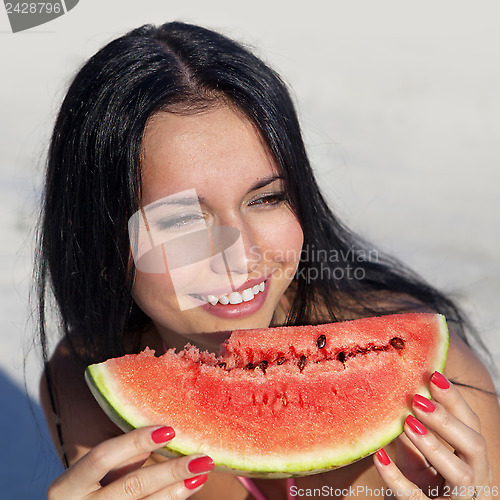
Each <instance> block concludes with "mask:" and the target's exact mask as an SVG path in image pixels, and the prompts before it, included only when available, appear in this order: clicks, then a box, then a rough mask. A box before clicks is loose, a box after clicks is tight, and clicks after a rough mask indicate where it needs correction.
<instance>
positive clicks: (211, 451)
mask: <svg viewBox="0 0 500 500" xmlns="http://www.w3.org/2000/svg"><path fill="white" fill-rule="evenodd" d="M447 350H448V329H447V325H446V321H445V318H444V317H443V316H441V315H437V314H399V315H391V316H382V317H377V318H365V319H359V320H354V321H346V322H342V323H331V324H325V325H318V326H297V327H276V328H268V329H257V330H239V331H234V332H232V334H231V337H230V338H229V339H228V340H227V341H226V342H225V343H224V345H223V349H222V352H221V354H220V356H219V357H216V356H215V355H214V354H210V353H208V352H200V351H199V350H198V349H197V348H196V347H194V346H190V345H187V346H186V348H185V349H184V350H183V351H181V352H179V353H176V352H175V350H174V349H171V350H169V351H167V352H166V353H165V354H163V355H162V356H160V357H156V356H155V352H154V351H153V350H150V349H146V350H145V351H143V352H142V353H140V354H137V355H126V356H123V357H121V358H115V359H110V360H108V361H106V362H104V363H99V364H95V365H91V366H89V367H88V368H87V371H86V373H85V378H86V380H87V383H88V385H89V387H90V389H91V391H92V393H93V394H94V396H95V398H96V399H97V401H98V402H99V404H100V405H101V406H102V408H103V409H104V410H105V412H106V413H107V415H108V416H109V417H110V418H111V420H112V421H113V422H115V423H116V424H117V425H118V426H119V427H120V428H121V429H123V430H125V431H127V430H130V429H133V428H137V427H142V426H146V425H169V426H172V427H173V428H174V429H175V432H176V436H175V438H174V439H173V440H172V441H171V442H169V443H168V445H167V446H166V447H165V448H162V449H161V450H159V451H158V452H159V453H162V454H165V455H167V456H173V455H187V454H193V453H206V454H208V455H210V456H211V457H212V459H213V460H214V462H215V464H216V467H217V468H219V469H223V470H230V471H232V472H235V473H237V474H240V475H248V476H265V477H286V476H290V475H294V476H299V475H307V474H313V473H317V472H322V471H325V470H329V469H334V468H337V467H341V466H343V465H347V464H349V463H352V462H354V461H356V460H359V459H360V458H363V457H365V456H367V455H369V454H371V453H373V452H375V451H376V450H378V449H379V448H381V447H382V446H384V445H386V444H387V443H389V442H390V441H392V440H393V439H395V438H396V437H397V436H398V435H399V434H400V433H401V432H402V430H403V423H404V420H405V418H406V416H407V415H408V414H409V413H410V405H411V401H412V398H413V396H414V394H416V393H419V394H422V395H424V396H427V397H429V396H430V394H429V391H428V388H427V386H428V380H429V377H430V375H431V374H432V373H433V372H434V371H435V370H439V371H442V369H443V367H444V364H445V360H446V355H447Z"/></svg>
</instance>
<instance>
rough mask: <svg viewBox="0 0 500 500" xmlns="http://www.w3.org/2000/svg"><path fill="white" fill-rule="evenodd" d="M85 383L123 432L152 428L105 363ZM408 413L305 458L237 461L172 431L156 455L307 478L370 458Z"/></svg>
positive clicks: (436, 366)
mask: <svg viewBox="0 0 500 500" xmlns="http://www.w3.org/2000/svg"><path fill="white" fill-rule="evenodd" d="M438 317H439V320H440V321H439V333H440V337H441V339H440V340H441V342H440V343H439V345H440V347H441V349H440V351H439V352H435V353H433V354H434V356H433V357H434V360H435V361H434V363H433V364H432V365H431V366H430V369H431V370H437V371H440V372H442V371H443V369H444V365H445V362H446V356H447V352H448V347H449V334H448V326H447V324H446V320H445V318H444V316H441V315H438ZM85 380H86V381H87V384H88V386H89V388H90V390H91V392H92V394H93V395H94V397H95V399H96V400H97V401H98V403H99V405H100V406H101V408H102V409H103V410H104V411H105V413H106V414H107V415H108V417H109V418H110V419H111V420H112V422H113V423H115V424H116V425H117V426H118V427H119V428H120V429H122V430H123V431H124V432H128V431H130V430H133V429H136V428H138V427H143V426H147V425H154V424H155V423H151V422H147V421H144V419H143V418H141V416H140V415H138V414H134V408H131V407H129V406H128V405H124V404H123V403H122V401H120V399H119V397H118V396H117V394H118V391H114V390H113V384H112V376H111V375H110V373H109V370H108V369H107V368H106V366H105V363H99V364H95V365H91V366H89V367H88V368H87V370H86V371H85ZM417 392H418V393H419V394H421V395H423V396H425V397H428V398H429V397H430V396H431V395H430V392H429V389H428V387H427V385H423V386H422V387H420V388H419V389H418V390H417ZM410 413H411V412H410V410H409V408H405V409H404V410H403V411H402V412H401V416H400V419H397V420H394V421H393V422H391V423H389V424H388V425H387V426H386V427H383V428H379V429H378V430H377V431H376V435H373V436H370V435H369V433H365V434H366V435H365V436H364V438H363V439H362V440H359V441H358V442H359V443H360V444H359V446H356V447H354V446H350V447H348V448H347V449H345V450H342V451H339V450H338V449H333V450H332V449H330V450H329V449H328V448H326V449H325V448H324V447H322V446H321V445H320V446H318V448H317V449H315V450H312V451H310V452H309V453H307V454H305V453H303V452H301V453H297V454H296V457H293V456H290V455H288V456H286V457H283V456H278V457H271V456H267V455H266V456H263V457H241V456H234V455H232V454H231V452H230V451H226V450H214V449H207V450H204V449H203V446H200V444H199V443H197V442H195V441H192V440H191V439H190V438H189V437H188V436H183V435H182V432H179V430H176V437H175V438H174V439H173V440H172V441H171V442H170V443H168V445H167V446H165V447H163V448H160V449H159V450H157V451H156V452H157V453H159V454H161V455H164V456H166V457H175V456H182V455H190V454H195V453H208V454H210V456H211V457H212V459H213V460H214V462H215V464H216V469H218V470H223V471H227V472H231V473H234V474H239V475H243V474H244V475H246V476H251V477H267V478H282V477H290V476H302V475H310V474H315V473H320V472H325V471H328V470H332V469H336V468H340V467H343V466H345V465H348V464H351V463H353V462H355V461H357V460H360V459H362V458H365V457H367V456H369V455H371V454H373V453H374V452H376V451H377V450H379V449H380V448H382V447H384V446H385V445H387V444H388V443H390V442H391V441H393V440H394V439H396V438H397V437H398V436H399V435H400V434H401V433H402V432H403V426H404V421H405V419H406V417H407V416H408V415H409V414H410ZM158 424H162V422H158ZM189 441H191V443H189ZM307 455H311V457H310V458H307Z"/></svg>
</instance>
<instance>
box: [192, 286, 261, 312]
mask: <svg viewBox="0 0 500 500" xmlns="http://www.w3.org/2000/svg"><path fill="white" fill-rule="evenodd" d="M269 284H270V281H269V279H268V278H266V279H262V278H257V279H253V280H249V281H247V282H246V283H244V284H243V285H242V286H241V287H239V289H237V290H235V291H233V292H230V293H227V294H223V295H220V296H215V295H211V294H207V295H206V296H203V295H197V296H196V298H197V299H199V300H203V301H204V303H203V304H202V305H201V307H202V308H203V309H205V310H206V311H207V312H209V313H211V314H214V315H215V316H219V317H222V318H238V317H241V316H247V315H249V314H253V313H254V312H256V311H257V310H259V309H260V308H261V307H262V305H263V304H264V302H265V300H266V296H267V292H268V288H269Z"/></svg>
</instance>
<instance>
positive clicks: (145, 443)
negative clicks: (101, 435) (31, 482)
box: [50, 426, 174, 498]
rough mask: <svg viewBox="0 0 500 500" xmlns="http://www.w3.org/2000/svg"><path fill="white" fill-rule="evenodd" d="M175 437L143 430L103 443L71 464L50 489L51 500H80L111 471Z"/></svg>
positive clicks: (168, 429) (160, 430) (164, 429)
mask: <svg viewBox="0 0 500 500" xmlns="http://www.w3.org/2000/svg"><path fill="white" fill-rule="evenodd" d="M173 437H174V431H173V429H172V428H171V427H158V426H157V427H143V428H141V429H136V430H134V431H132V432H129V433H128V434H123V435H121V436H118V437H116V438H112V439H109V440H107V441H103V442H102V443H100V444H98V445H97V446H96V447H95V448H92V450H90V451H89V452H88V453H87V454H86V455H85V456H83V457H82V458H81V459H80V460H78V462H76V463H74V464H73V465H72V466H71V467H70V468H69V469H67V470H66V471H65V473H64V474H62V475H61V476H59V478H58V479H57V480H56V481H55V482H54V483H53V484H52V485H51V488H50V491H51V494H54V497H53V498H66V497H68V498H83V497H84V496H86V495H88V494H90V493H92V492H93V491H95V490H96V489H98V488H99V487H100V484H99V481H100V480H101V479H102V478H103V477H104V476H105V475H106V474H107V473H108V472H109V471H110V470H112V469H115V468H117V467H119V466H120V465H122V464H124V463H127V462H130V461H132V460H133V459H134V457H140V456H144V453H147V452H151V451H154V450H156V449H158V448H159V447H161V445H162V444H164V443H166V442H168V441H170V440H171V439H172V438H173Z"/></svg>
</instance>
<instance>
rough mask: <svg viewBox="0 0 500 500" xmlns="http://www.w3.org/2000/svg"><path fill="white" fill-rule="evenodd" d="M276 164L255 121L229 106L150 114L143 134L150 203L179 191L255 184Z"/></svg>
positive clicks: (145, 184) (273, 171) (274, 170)
mask: <svg viewBox="0 0 500 500" xmlns="http://www.w3.org/2000/svg"><path fill="white" fill-rule="evenodd" d="M277 173H278V168H277V166H276V163H275V161H274V159H273V157H272V155H271V153H270V152H269V149H268V148H267V146H266V144H265V142H264V141H263V139H262V137H261V136H260V134H259V132H258V130H257V129H256V127H255V126H254V125H253V123H252V122H251V121H250V120H248V119H247V118H246V117H245V116H244V115H243V114H242V113H241V112H239V111H237V110H235V109H234V108H231V107H229V106H218V107H216V108H213V109H210V110H207V111H204V112H202V113H197V114H189V115H182V114H176V113H168V112H162V113H158V114H156V115H154V116H153V117H152V118H151V119H150V121H149V122H148V125H147V127H146V129H145V132H144V138H143V164H142V178H143V192H144V194H145V195H147V197H148V199H149V200H148V201H153V200H154V199H155V196H156V198H160V197H162V196H165V195H168V194H172V193H174V192H177V191H183V190H186V189H192V188H196V189H197V191H202V190H205V189H203V188H204V187H205V188H206V189H213V188H216V186H217V183H220V182H222V181H223V182H224V183H225V184H227V183H232V184H234V185H236V184H238V185H240V184H241V185H243V184H244V183H252V184H253V183H255V181H257V180H259V179H260V178H263V177H266V176H269V175H272V174H277Z"/></svg>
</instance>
